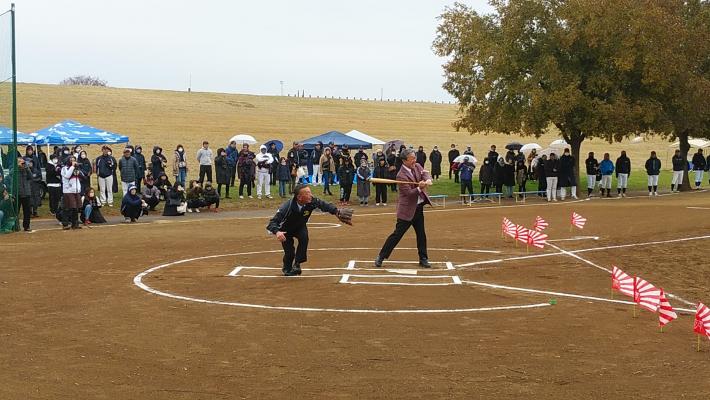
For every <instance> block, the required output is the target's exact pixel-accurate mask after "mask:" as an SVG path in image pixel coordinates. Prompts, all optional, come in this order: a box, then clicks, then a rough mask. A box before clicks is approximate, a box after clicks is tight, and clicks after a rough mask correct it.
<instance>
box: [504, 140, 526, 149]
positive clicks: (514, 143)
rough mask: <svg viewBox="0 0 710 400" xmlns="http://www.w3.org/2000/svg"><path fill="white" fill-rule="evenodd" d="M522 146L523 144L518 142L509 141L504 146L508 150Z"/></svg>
mask: <svg viewBox="0 0 710 400" xmlns="http://www.w3.org/2000/svg"><path fill="white" fill-rule="evenodd" d="M522 147H523V144H522V143H519V142H510V143H508V144H506V145H505V148H506V149H508V150H520V149H521V148H522Z"/></svg>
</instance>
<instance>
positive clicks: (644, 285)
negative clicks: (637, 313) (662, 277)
mask: <svg viewBox="0 0 710 400" xmlns="http://www.w3.org/2000/svg"><path fill="white" fill-rule="evenodd" d="M634 302H636V304H638V305H639V306H641V307H643V308H645V309H647V310H649V311H652V312H656V311H658V307H659V306H660V305H661V291H660V290H659V289H658V288H657V287H655V286H653V285H651V284H650V283H648V282H646V281H645V280H643V279H641V278H639V277H638V276H637V277H635V278H634Z"/></svg>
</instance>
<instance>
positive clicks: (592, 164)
mask: <svg viewBox="0 0 710 400" xmlns="http://www.w3.org/2000/svg"><path fill="white" fill-rule="evenodd" d="M584 166H585V167H586V168H587V175H596V174H597V171H598V170H599V161H597V159H596V158H587V159H586V160H584Z"/></svg>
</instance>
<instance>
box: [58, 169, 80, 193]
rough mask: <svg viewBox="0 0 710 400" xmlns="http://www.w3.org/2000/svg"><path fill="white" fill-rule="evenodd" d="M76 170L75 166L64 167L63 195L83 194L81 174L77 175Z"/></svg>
mask: <svg viewBox="0 0 710 400" xmlns="http://www.w3.org/2000/svg"><path fill="white" fill-rule="evenodd" d="M75 170H76V168H75V167H73V166H64V167H62V193H65V194H66V193H72V194H76V193H82V191H81V182H80V180H79V177H80V174H81V173H80V172H79V173H75ZM77 172H78V171H77Z"/></svg>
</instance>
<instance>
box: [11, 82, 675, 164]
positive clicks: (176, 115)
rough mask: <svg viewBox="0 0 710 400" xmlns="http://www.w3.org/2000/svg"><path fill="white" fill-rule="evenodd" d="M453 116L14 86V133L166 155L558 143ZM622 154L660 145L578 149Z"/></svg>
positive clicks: (639, 159) (481, 148) (391, 106)
mask: <svg viewBox="0 0 710 400" xmlns="http://www.w3.org/2000/svg"><path fill="white" fill-rule="evenodd" d="M456 113H457V106H456V105H450V104H434V103H399V102H396V103H395V102H379V101H356V100H333V99H314V98H313V99H312V98H295V97H280V96H253V95H240V94H224V93H195V92H193V93H186V92H174V91H159V90H139V89H116V88H100V87H74V86H58V85H39V84H19V85H18V127H19V130H20V131H23V132H32V131H35V130H38V129H41V128H44V127H46V126H48V125H52V124H54V123H56V122H58V121H61V120H63V119H75V120H77V121H81V122H83V123H87V124H90V125H94V126H97V127H101V128H103V129H107V130H110V131H114V132H118V133H121V134H125V135H128V136H130V137H131V142H132V143H134V144H142V145H143V147H144V148H145V149H146V150H149V149H150V148H152V146H153V145H156V144H159V145H161V146H162V147H163V148H164V149H166V150H171V149H174V148H175V146H176V145H177V144H178V143H182V144H183V145H184V146H185V148H186V149H187V151H188V153H194V152H195V151H197V149H198V148H199V147H200V145H201V143H202V140H203V139H207V140H209V141H210V143H211V146H212V147H213V149H215V150H216V148H217V147H220V146H224V145H226V141H227V140H228V139H229V138H230V137H231V136H232V135H234V134H236V133H249V134H251V135H253V136H254V137H255V138H256V139H257V140H264V141H265V140H268V139H273V138H276V139H280V140H283V141H284V143H287V142H291V141H293V140H298V139H304V138H307V137H310V136H313V135H316V134H320V133H323V132H326V131H329V130H339V131H342V132H347V131H349V130H351V129H357V130H360V131H363V132H366V133H368V134H371V135H373V136H376V137H379V138H382V139H384V140H387V139H404V140H405V141H406V142H407V143H409V144H412V145H414V146H417V145H423V146H424V148H425V150H426V151H427V152H429V151H430V150H431V148H432V146H433V145H435V144H436V145H439V147H440V149H442V151H444V152H446V151H448V148H449V146H450V145H451V143H456V144H458V145H459V146H460V147H461V146H466V145H470V146H472V148H473V151H474V153H476V154H480V153H483V152H485V151H487V149H488V147H489V146H490V144H492V143H495V144H497V145H498V146H499V147H502V146H503V145H505V144H506V143H508V142H509V141H511V140H518V141H521V142H523V143H526V142H528V141H536V142H537V143H540V144H541V145H542V146H543V147H545V146H546V145H547V144H549V143H550V142H551V141H552V140H554V139H557V138H558V137H557V136H556V134H555V133H554V132H553V133H550V134H548V135H545V136H543V137H542V138H540V139H534V138H518V137H510V136H506V135H497V134H494V135H488V136H486V135H473V136H471V135H469V134H468V133H467V132H456V130H455V129H453V128H452V126H451V123H452V122H453V121H454V120H455V119H456ZM622 149H626V150H627V152H628V153H629V156H630V157H631V159H632V162H633V163H634V168H639V167H640V166H641V165H642V163H643V162H644V161H645V160H646V158H648V154H649V152H650V151H651V150H653V149H655V150H657V151H658V152H659V157H661V158H662V159H663V160H664V161H666V151H667V149H668V144H667V143H665V142H662V141H661V140H659V139H654V140H653V141H650V142H643V143H641V144H630V143H629V142H623V143H616V144H613V145H609V144H607V143H604V142H601V141H598V140H597V141H591V142H586V143H584V144H583V146H582V151H583V154H586V152H587V151H595V152H596V153H598V155H597V157H598V158H599V159H601V153H603V152H604V151H609V152H610V153H611V154H612V158H613V159H615V158H616V156H617V155H618V152H619V151H620V150H622ZM92 150H93V151H92V153H93V152H94V151H97V150H96V149H92ZM169 154H172V152H170V153H169Z"/></svg>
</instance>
